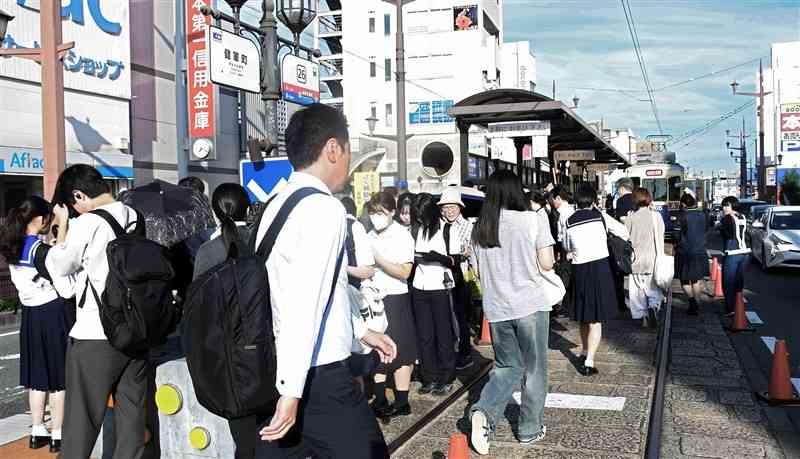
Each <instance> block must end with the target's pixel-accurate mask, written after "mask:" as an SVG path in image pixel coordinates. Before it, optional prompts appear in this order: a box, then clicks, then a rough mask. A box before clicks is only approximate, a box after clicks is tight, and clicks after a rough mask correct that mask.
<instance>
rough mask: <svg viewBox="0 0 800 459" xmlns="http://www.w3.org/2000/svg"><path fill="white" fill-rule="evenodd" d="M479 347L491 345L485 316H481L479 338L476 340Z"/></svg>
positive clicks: (490, 335)
mask: <svg viewBox="0 0 800 459" xmlns="http://www.w3.org/2000/svg"><path fill="white" fill-rule="evenodd" d="M478 344H479V345H481V346H488V345H490V344H492V333H491V332H490V331H489V321H488V320H486V316H483V325H481V338H480V339H479V340H478Z"/></svg>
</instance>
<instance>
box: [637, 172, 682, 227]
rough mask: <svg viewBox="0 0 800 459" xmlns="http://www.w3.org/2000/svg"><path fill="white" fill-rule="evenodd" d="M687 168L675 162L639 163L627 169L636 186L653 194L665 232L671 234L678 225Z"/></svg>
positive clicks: (654, 203)
mask: <svg viewBox="0 0 800 459" xmlns="http://www.w3.org/2000/svg"><path fill="white" fill-rule="evenodd" d="M684 173H685V170H684V168H683V166H681V165H680V164H678V163H674V162H653V163H647V162H645V163H642V162H640V163H638V164H636V165H635V166H631V167H629V168H627V169H626V170H625V175H626V176H627V177H629V178H630V179H631V180H633V186H634V187H637V188H638V187H641V188H646V189H647V190H648V191H650V194H651V195H652V196H653V205H655V207H656V210H658V212H659V213H660V214H661V217H662V218H663V219H664V228H665V234H666V235H667V236H669V235H670V234H671V233H675V232H676V231H678V230H679V229H680V228H679V227H678V210H679V209H680V199H681V192H682V189H683V188H682V187H683V179H684Z"/></svg>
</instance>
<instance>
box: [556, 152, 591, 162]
mask: <svg viewBox="0 0 800 459" xmlns="http://www.w3.org/2000/svg"><path fill="white" fill-rule="evenodd" d="M555 157H556V161H594V159H595V158H594V150H560V151H557V152H556V153H555Z"/></svg>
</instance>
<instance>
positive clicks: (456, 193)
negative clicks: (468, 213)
mask: <svg viewBox="0 0 800 459" xmlns="http://www.w3.org/2000/svg"><path fill="white" fill-rule="evenodd" d="M445 204H458V205H459V206H461V207H462V208H463V207H466V206H465V205H464V202H463V201H461V187H457V186H448V187H447V188H445V189H444V191H442V197H441V198H439V205H440V206H443V205H445Z"/></svg>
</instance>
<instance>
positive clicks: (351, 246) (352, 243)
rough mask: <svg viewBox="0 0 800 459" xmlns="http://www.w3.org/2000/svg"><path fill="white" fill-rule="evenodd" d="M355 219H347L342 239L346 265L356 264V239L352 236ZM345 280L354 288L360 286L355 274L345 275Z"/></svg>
mask: <svg viewBox="0 0 800 459" xmlns="http://www.w3.org/2000/svg"><path fill="white" fill-rule="evenodd" d="M355 222H356V220H355V219H350V218H348V219H347V237H346V238H345V240H344V248H345V252H346V253H347V266H358V259H357V258H356V240H355V237H353V224H354V223H355ZM347 281H348V282H349V283H350V285H352V286H353V287H355V288H361V279H359V278H357V277H355V276H350V275H348V276H347Z"/></svg>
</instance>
